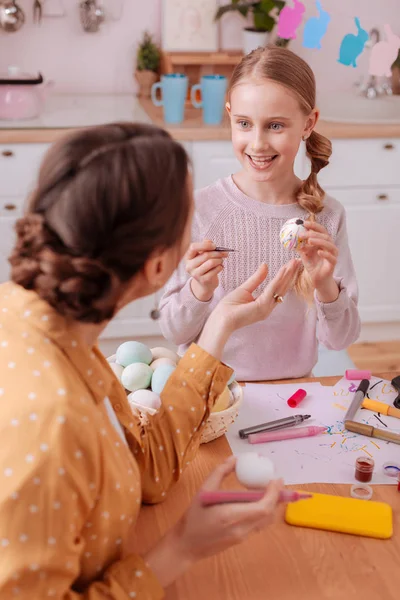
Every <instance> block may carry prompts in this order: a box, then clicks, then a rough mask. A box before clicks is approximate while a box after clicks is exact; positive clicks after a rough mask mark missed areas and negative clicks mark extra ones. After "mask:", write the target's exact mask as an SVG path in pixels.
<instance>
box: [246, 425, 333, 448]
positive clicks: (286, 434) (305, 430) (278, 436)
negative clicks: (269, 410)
mask: <svg viewBox="0 0 400 600" xmlns="http://www.w3.org/2000/svg"><path fill="white" fill-rule="evenodd" d="M324 431H327V428H326V427H314V426H312V425H311V426H310V427H297V428H295V429H282V430H279V431H265V432H262V433H252V434H250V435H249V436H248V438H247V439H248V440H249V442H250V444H264V443H265V442H280V441H281V440H292V439H295V438H303V437H311V436H313V435H318V434H319V433H323V432H324Z"/></svg>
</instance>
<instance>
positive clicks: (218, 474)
mask: <svg viewBox="0 0 400 600" xmlns="http://www.w3.org/2000/svg"><path fill="white" fill-rule="evenodd" d="M235 462H236V460H235V457H234V456H231V457H230V458H229V459H228V460H226V461H225V462H224V463H222V464H221V465H219V466H218V467H217V468H216V469H215V470H214V471H213V472H212V473H211V475H210V476H209V477H208V479H207V480H206V482H205V483H204V484H203V486H202V488H201V491H206V490H207V491H215V490H218V489H219V488H220V486H221V483H222V481H223V480H224V478H225V477H227V475H229V474H230V473H232V471H233V470H234V468H235ZM282 488H283V483H282V481H271V482H270V484H269V485H268V488H267V489H266V491H265V494H264V496H263V498H262V499H261V500H259V501H258V502H244V503H237V504H236V503H235V504H219V505H215V506H202V504H201V502H200V499H199V496H198V495H197V496H196V497H195V498H194V500H193V502H192V504H191V505H190V507H189V509H188V510H187V512H186V513H185V514H184V516H183V517H182V518H181V519H180V521H179V522H178V523H177V525H176V526H175V527H174V528H173V529H172V530H171V531H170V532H169V533H168V534H167V535H166V537H165V538H164V540H163V541H162V542H161V544H160V546H157V547H156V548H155V549H154V550H152V551H151V552H150V553H149V555H148V556H146V562H147V563H148V565H149V567H150V568H151V569H152V571H153V572H154V573H155V575H156V576H157V577H158V579H159V581H160V583H161V584H162V585H164V586H167V585H169V584H170V583H172V581H173V580H174V579H176V577H177V576H179V575H181V574H182V573H183V572H184V571H185V570H186V569H188V568H189V567H190V566H191V565H193V564H194V563H195V562H196V561H198V560H201V559H202V558H206V557H208V556H212V555H213V554H216V553H217V552H221V551H222V550H225V549H226V548H229V547H230V546H234V545H235V544H239V543H240V542H242V541H243V540H245V539H246V538H247V537H248V536H249V535H250V534H252V533H255V532H258V531H260V530H261V529H263V528H264V527H266V526H267V525H269V524H270V523H271V522H272V521H273V519H274V514H275V509H276V507H277V505H278V503H279V495H280V491H281V490H282Z"/></svg>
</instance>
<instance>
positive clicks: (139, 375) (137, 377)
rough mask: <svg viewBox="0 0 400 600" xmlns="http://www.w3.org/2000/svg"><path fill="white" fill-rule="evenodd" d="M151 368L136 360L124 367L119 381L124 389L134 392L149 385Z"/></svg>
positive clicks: (151, 373)
mask: <svg viewBox="0 0 400 600" xmlns="http://www.w3.org/2000/svg"><path fill="white" fill-rule="evenodd" d="M152 375H153V369H151V368H150V367H149V365H146V364H144V363H140V362H136V363H132V364H131V365H128V366H127V367H125V369H124V370H123V371H122V375H121V383H122V385H123V386H124V388H125V389H126V390H129V391H130V392H135V391H136V390H144V389H146V388H148V387H149V385H150V381H151V377H152Z"/></svg>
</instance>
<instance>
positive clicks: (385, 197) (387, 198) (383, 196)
mask: <svg viewBox="0 0 400 600" xmlns="http://www.w3.org/2000/svg"><path fill="white" fill-rule="evenodd" d="M377 198H378V200H389V196H388V195H387V194H378V196H377Z"/></svg>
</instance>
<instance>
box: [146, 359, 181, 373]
mask: <svg viewBox="0 0 400 600" xmlns="http://www.w3.org/2000/svg"><path fill="white" fill-rule="evenodd" d="M161 365H170V366H171V367H176V363H175V362H174V361H173V360H171V359H170V358H156V360H153V362H152V363H150V366H151V368H152V369H153V371H155V370H156V369H157V367H161Z"/></svg>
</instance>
